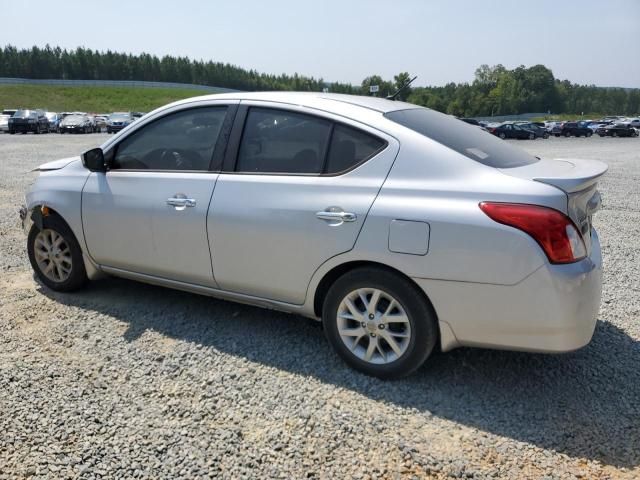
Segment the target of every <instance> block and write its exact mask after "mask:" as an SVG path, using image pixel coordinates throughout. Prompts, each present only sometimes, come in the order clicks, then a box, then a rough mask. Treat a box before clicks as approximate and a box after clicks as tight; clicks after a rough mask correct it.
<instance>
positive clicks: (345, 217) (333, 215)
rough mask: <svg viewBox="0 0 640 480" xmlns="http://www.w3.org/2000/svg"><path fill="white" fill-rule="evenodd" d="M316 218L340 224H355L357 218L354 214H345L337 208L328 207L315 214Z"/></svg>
mask: <svg viewBox="0 0 640 480" xmlns="http://www.w3.org/2000/svg"><path fill="white" fill-rule="evenodd" d="M316 218H318V219H320V220H326V221H328V222H334V223H337V224H341V223H342V222H355V221H356V219H357V218H358V216H357V215H356V214H355V213H350V212H345V211H343V210H342V209H341V208H339V207H329V208H327V209H326V210H323V211H322V212H317V213H316Z"/></svg>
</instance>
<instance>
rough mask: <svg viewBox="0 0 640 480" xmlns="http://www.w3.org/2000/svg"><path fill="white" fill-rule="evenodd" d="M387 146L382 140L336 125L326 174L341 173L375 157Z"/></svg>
mask: <svg viewBox="0 0 640 480" xmlns="http://www.w3.org/2000/svg"><path fill="white" fill-rule="evenodd" d="M384 145H385V142H383V141H382V140H380V139H378V138H376V137H373V136H371V135H369V134H367V133H364V132H361V131H359V130H356V129H355V128H350V127H347V126H344V125H336V126H335V128H334V129H333V135H332V136H331V147H330V148H329V156H328V158H327V167H326V169H325V172H326V173H329V174H331V173H339V172H343V171H345V170H349V169H350V168H353V167H355V166H356V165H358V164H359V163H362V162H364V161H365V160H366V159H368V158H370V157H372V156H373V155H375V154H376V153H377V152H378V151H380V150H381V149H382V148H383V147H384Z"/></svg>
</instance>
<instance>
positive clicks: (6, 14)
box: [0, 0, 640, 87]
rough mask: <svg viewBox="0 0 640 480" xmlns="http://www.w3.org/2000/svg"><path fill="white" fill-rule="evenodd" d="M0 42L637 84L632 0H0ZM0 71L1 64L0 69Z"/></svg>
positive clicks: (425, 81) (321, 67) (311, 69)
mask: <svg viewBox="0 0 640 480" xmlns="http://www.w3.org/2000/svg"><path fill="white" fill-rule="evenodd" d="M0 15H1V17H2V21H1V22H0V24H1V28H0V46H4V45H7V44H12V45H15V46H17V47H31V46H33V45H38V46H44V45H46V44H47V43H49V44H50V45H51V46H55V45H59V46H61V47H63V48H64V47H66V48H75V47H78V46H83V47H87V48H91V49H98V50H107V49H111V50H113V51H119V52H128V53H141V52H148V53H153V54H156V55H159V56H162V55H166V54H169V55H179V56H188V57H190V58H193V59H204V60H214V61H221V62H225V63H231V64H234V65H238V66H241V67H243V68H247V69H254V70H257V71H259V72H266V73H276V74H278V73H287V74H293V73H296V72H297V73H299V74H303V75H309V76H314V77H316V78H323V79H324V80H325V81H328V82H335V81H339V82H350V83H354V84H360V82H361V81H362V79H363V78H365V77H367V76H369V75H373V74H378V75H381V76H382V77H383V78H385V79H392V78H393V75H395V74H397V73H398V72H401V71H408V72H409V73H410V74H411V75H417V76H418V79H417V80H416V82H415V85H416V86H418V85H421V86H423V85H444V84H446V83H448V82H470V81H472V80H473V74H474V71H475V69H476V68H477V67H478V66H479V65H481V64H485V63H486V64H489V65H495V64H498V63H501V64H503V65H504V66H505V67H507V68H515V67H517V66H518V65H526V66H532V65H536V64H543V65H546V66H547V67H549V68H551V70H553V73H554V75H555V76H556V78H561V79H568V80H571V81H572V82H575V83H581V84H595V85H598V86H618V87H640V0H534V1H532V2H525V1H507V0H476V1H473V0H457V1H456V0H447V1H445V0H423V1H419V0H387V1H379V0H369V1H365V0H313V1H304V0H268V1H255V0H254V1H248V0H231V1H225V2H222V1H215V0H210V1H207V0H201V1H196V0H180V1H175V0H169V1H167V0H153V1H149V0H137V1H136V0H129V1H126V2H125V1H112V2H102V1H98V2H96V1H86V0H85V1H76V0H64V1H58V2H54V1H50V0H49V1H30V0H20V1H16V0H0ZM0 74H1V72H0Z"/></svg>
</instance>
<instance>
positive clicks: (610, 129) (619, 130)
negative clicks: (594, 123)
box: [598, 123, 638, 137]
mask: <svg viewBox="0 0 640 480" xmlns="http://www.w3.org/2000/svg"><path fill="white" fill-rule="evenodd" d="M598 135H600V136H601V137H637V136H638V131H637V130H636V129H635V128H633V127H632V126H631V125H629V124H628V123H615V124H613V125H607V126H606V127H603V128H599V129H598Z"/></svg>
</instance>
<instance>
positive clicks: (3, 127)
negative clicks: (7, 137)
mask: <svg viewBox="0 0 640 480" xmlns="http://www.w3.org/2000/svg"><path fill="white" fill-rule="evenodd" d="M10 118H11V115H0V132H8V131H9V119H10Z"/></svg>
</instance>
